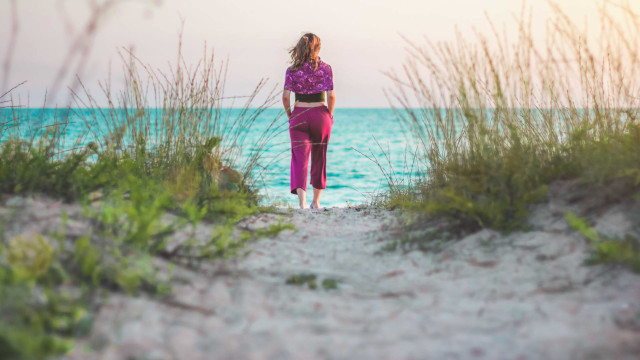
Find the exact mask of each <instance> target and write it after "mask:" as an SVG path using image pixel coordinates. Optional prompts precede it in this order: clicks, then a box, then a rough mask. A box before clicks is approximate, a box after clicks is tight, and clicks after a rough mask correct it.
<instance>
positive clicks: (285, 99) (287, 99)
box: [282, 90, 291, 117]
mask: <svg viewBox="0 0 640 360" xmlns="http://www.w3.org/2000/svg"><path fill="white" fill-rule="evenodd" d="M282 105H284V111H285V112H286V113H287V117H291V91H290V90H284V91H283V92H282Z"/></svg>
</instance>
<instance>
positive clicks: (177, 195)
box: [0, 49, 286, 359]
mask: <svg viewBox="0 0 640 360" xmlns="http://www.w3.org/2000/svg"><path fill="white" fill-rule="evenodd" d="M123 54H124V55H123V56H122V58H123V69H124V79H125V87H124V88H123V89H121V90H119V91H114V90H113V89H112V87H111V85H110V83H109V82H108V81H107V82H105V83H102V84H101V86H102V91H103V94H102V95H101V97H103V98H105V99H106V101H107V106H102V104H101V103H100V101H99V100H98V98H99V97H98V96H95V95H94V94H92V93H91V92H90V91H88V90H87V88H85V87H84V84H82V82H81V81H80V80H78V81H79V84H81V86H80V90H81V92H74V93H73V99H74V105H75V107H71V108H63V109H51V110H49V112H45V111H44V110H45V109H43V110H42V111H39V112H34V114H35V115H34V114H32V113H31V111H29V109H25V108H23V107H22V106H20V105H21V104H20V103H17V102H16V101H14V99H13V98H12V97H11V93H10V92H9V93H7V94H5V95H3V96H2V97H0V107H2V106H4V107H5V108H3V109H0V115H1V119H2V120H1V121H0V199H2V198H4V197H6V196H11V195H23V194H46V195H48V196H50V197H54V198H61V199H64V200H66V201H75V202H80V203H81V204H83V206H84V209H85V211H84V212H85V215H84V216H85V217H86V218H85V219H73V220H74V221H83V220H84V221H86V222H88V223H90V224H93V225H92V228H91V231H90V232H89V233H87V234H85V235H83V236H80V237H78V236H67V235H66V234H65V230H64V224H65V223H66V221H67V219H66V215H65V214H60V215H59V216H60V217H61V221H62V223H63V229H62V230H61V231H60V232H59V233H45V234H31V233H28V231H27V233H26V234H25V235H24V236H22V235H20V236H14V237H12V238H8V236H5V233H4V232H3V231H2V230H3V229H4V228H5V226H7V225H8V224H7V223H5V221H7V219H5V218H2V219H0V320H1V321H0V353H1V354H3V355H5V356H6V357H7V358H10V359H44V358H49V357H51V356H55V355H63V354H65V353H68V352H69V351H71V350H72V349H73V348H74V346H75V345H74V338H76V337H80V336H83V335H84V334H86V333H87V332H88V331H89V330H90V325H91V321H92V315H91V311H92V310H95V306H96V304H95V301H96V299H97V298H99V296H98V295H99V294H102V293H104V291H105V290H109V291H120V292H126V293H130V294H138V293H139V292H146V293H147V294H149V295H154V296H157V297H160V298H161V297H162V296H165V295H167V294H168V293H170V292H171V289H170V282H168V281H166V280H160V279H166V278H167V276H168V277H170V276H171V275H170V274H166V273H164V274H163V275H162V276H158V272H159V271H165V272H166V271H167V270H166V269H162V268H156V267H155V264H156V262H155V261H152V260H151V259H152V257H161V258H163V259H165V260H166V261H169V262H171V263H173V264H180V265H183V266H185V267H189V268H198V267H199V265H200V264H202V263H203V262H206V261H210V260H215V259H219V258H224V257H229V256H234V255H237V254H238V253H239V252H240V251H241V250H240V249H241V248H242V247H243V245H244V244H245V243H246V242H247V241H248V240H249V239H250V238H251V237H252V235H251V234H250V233H248V232H244V233H242V234H240V235H237V234H234V236H231V234H232V230H233V228H234V225H235V223H236V222H237V221H238V220H240V219H241V218H243V217H245V216H247V215H249V214H252V213H255V212H256V211H258V208H257V202H258V199H257V196H256V188H255V183H254V180H253V179H254V172H255V171H256V169H259V168H260V166H261V165H264V163H263V159H262V149H263V148H264V146H266V144H267V143H268V142H269V141H270V140H271V138H272V137H273V136H275V134H277V133H278V132H279V131H281V130H282V128H283V127H284V125H285V124H286V122H284V121H282V122H280V121H279V118H278V117H276V118H274V119H272V121H271V123H270V125H269V126H268V129H267V130H266V131H265V132H264V134H263V135H262V137H261V138H260V139H258V140H257V142H255V143H248V142H247V140H246V138H245V136H246V130H247V128H248V127H250V126H253V125H254V123H255V121H256V119H257V118H258V116H260V115H261V114H262V113H263V111H264V110H265V109H266V108H267V107H268V106H270V105H271V104H272V103H273V102H274V92H273V91H271V92H268V93H267V94H264V92H265V86H266V83H265V82H263V81H261V82H260V83H259V84H258V85H257V87H256V88H255V89H254V90H253V91H252V92H251V93H250V94H249V96H246V97H241V98H238V99H235V101H233V104H238V103H240V104H242V108H241V109H240V110H238V111H237V112H233V113H232V112H229V111H228V110H229V109H228V108H227V107H228V106H229V104H232V102H231V101H227V100H228V99H227V98H225V94H224V84H225V78H226V68H225V66H224V64H218V63H216V62H215V61H214V58H213V56H212V55H211V54H209V53H208V52H207V51H206V49H205V53H204V57H203V59H202V60H201V61H200V62H198V63H196V64H195V65H193V66H189V65H187V63H186V61H185V59H184V58H183V57H182V56H181V54H180V50H179V51H178V57H177V59H178V61H177V63H175V64H172V65H171V68H170V69H169V70H168V71H167V72H162V71H159V70H156V69H152V68H151V67H150V66H148V65H146V64H145V63H144V62H143V61H141V60H140V59H138V58H137V57H136V56H135V55H134V54H133V53H131V52H128V51H124V52H123ZM258 96H260V97H262V98H264V99H265V100H264V101H263V102H260V103H257V101H256V99H257V97H258ZM45 114H52V118H47V117H45ZM72 130H73V131H74V132H75V133H74V135H73V138H72V137H70V132H71V131H72ZM247 148H249V149H247ZM243 151H250V153H249V154H248V155H247V154H243V153H242V152H243ZM241 155H242V156H241ZM3 211H5V212H6V211H10V210H6V209H4V210H3ZM12 216H13V215H12ZM203 221H207V222H208V225H209V226H210V228H211V229H212V233H211V234H210V238H209V239H208V240H205V241H202V240H200V241H196V240H195V236H194V235H193V233H195V230H193V229H195V227H196V226H197V225H199V224H201V223H202V222H203ZM185 229H192V230H191V233H192V235H191V237H188V238H186V239H182V240H181V242H180V243H176V241H177V239H174V234H175V233H176V232H177V231H179V230H182V231H186V230H185ZM26 230H28V229H26ZM170 241H173V244H172V245H171V247H169V246H168V245H167V244H168V243H169V242H170ZM34 294H35V295H34Z"/></svg>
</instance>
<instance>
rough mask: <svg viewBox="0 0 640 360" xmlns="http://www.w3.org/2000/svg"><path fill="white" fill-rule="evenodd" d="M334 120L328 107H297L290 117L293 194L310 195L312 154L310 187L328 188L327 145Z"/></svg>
mask: <svg viewBox="0 0 640 360" xmlns="http://www.w3.org/2000/svg"><path fill="white" fill-rule="evenodd" d="M332 125H333V119H332V118H331V115H330V114H329V109H327V107H326V106H316V107H311V108H303V107H296V108H294V110H293V112H292V113H291V116H290V117H289V135H290V137H291V193H292V194H297V189H298V188H300V189H303V190H304V191H307V174H308V173H309V172H308V171H309V153H311V185H312V186H313V187H314V188H316V189H326V188H327V145H329V136H330V135H331V126H332Z"/></svg>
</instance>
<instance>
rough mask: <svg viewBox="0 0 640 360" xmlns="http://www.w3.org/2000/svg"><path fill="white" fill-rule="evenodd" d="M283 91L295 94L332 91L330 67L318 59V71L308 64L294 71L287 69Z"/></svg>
mask: <svg viewBox="0 0 640 360" xmlns="http://www.w3.org/2000/svg"><path fill="white" fill-rule="evenodd" d="M284 89H285V90H291V91H293V92H294V93H296V94H315V93H319V92H323V91H329V90H333V72H332V71H331V65H329V64H327V63H325V62H323V61H322V60H320V59H318V69H316V70H313V67H312V66H311V64H309V63H308V62H306V63H304V64H303V65H302V67H301V68H300V69H298V70H296V71H291V68H287V74H286V75H285V79H284Z"/></svg>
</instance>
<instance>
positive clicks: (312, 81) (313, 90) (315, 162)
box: [282, 33, 336, 209]
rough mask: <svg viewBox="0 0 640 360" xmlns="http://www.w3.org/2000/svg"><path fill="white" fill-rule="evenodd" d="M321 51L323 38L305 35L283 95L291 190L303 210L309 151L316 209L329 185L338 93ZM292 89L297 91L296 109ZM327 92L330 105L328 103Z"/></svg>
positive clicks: (293, 58) (293, 52) (294, 55)
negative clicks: (330, 149)
mask: <svg viewBox="0 0 640 360" xmlns="http://www.w3.org/2000/svg"><path fill="white" fill-rule="evenodd" d="M319 52H320V38H319V37H317V36H316V35H314V34H311V33H307V34H304V35H303V36H302V37H301V38H300V40H299V41H298V44H297V45H296V46H294V47H293V48H291V50H289V53H290V54H291V66H290V67H289V68H288V69H287V73H286V77H285V82H284V92H283V94H282V103H283V104H284V109H285V111H286V112H287V116H288V117H289V135H290V137H291V193H292V194H294V195H298V199H299V200H300V208H301V209H305V208H306V207H307V172H308V165H309V153H311V186H313V202H312V203H311V208H312V209H319V208H320V193H321V192H322V190H324V189H325V188H326V187H327V185H326V184H327V145H328V144H329V136H330V135H331V126H332V125H333V108H334V105H335V102H336V95H335V92H334V91H333V72H332V70H331V66H329V64H327V63H325V62H323V61H322V60H320V57H319V56H318V53H319ZM291 92H294V93H295V104H294V109H293V112H292V111H291V105H290V102H291V97H290V96H291ZM325 92H326V93H327V100H328V101H327V104H328V105H327V104H325Z"/></svg>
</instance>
